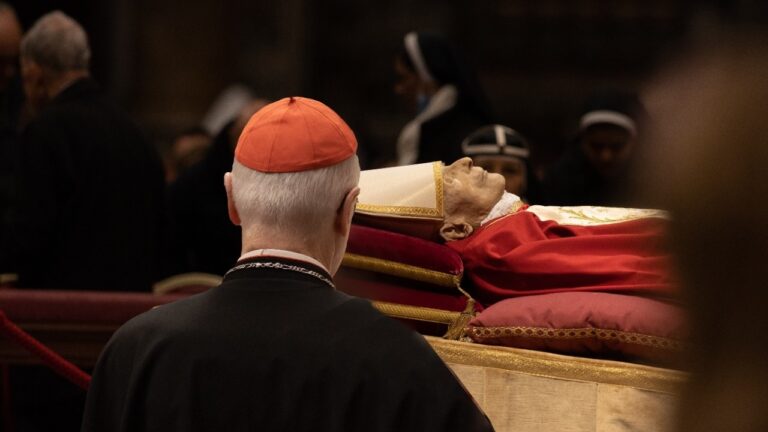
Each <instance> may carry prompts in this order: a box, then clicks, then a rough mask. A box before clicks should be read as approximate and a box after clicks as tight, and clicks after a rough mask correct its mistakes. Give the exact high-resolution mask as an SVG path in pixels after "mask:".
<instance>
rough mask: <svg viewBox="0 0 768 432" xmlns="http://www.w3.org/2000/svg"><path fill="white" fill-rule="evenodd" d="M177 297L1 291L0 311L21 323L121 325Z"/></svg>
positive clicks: (115, 293) (80, 292) (145, 294)
mask: <svg viewBox="0 0 768 432" xmlns="http://www.w3.org/2000/svg"><path fill="white" fill-rule="evenodd" d="M179 298H180V296H175V295H165V296H156V295H153V294H150V293H126V292H104V291H98V292H94V291H57V290H27V289H4V290H0V309H2V310H3V311H5V314H6V315H7V316H8V318H9V319H11V320H13V321H15V322H17V323H20V324H28V323H57V322H63V323H82V324H93V325H110V324H114V325H121V324H123V323H124V322H126V321H128V320H129V319H131V318H133V317H134V316H136V315H138V314H140V313H142V312H145V311H147V310H149V309H151V308H152V307H153V306H157V305H161V304H165V303H169V302H171V301H174V300H176V299H179Z"/></svg>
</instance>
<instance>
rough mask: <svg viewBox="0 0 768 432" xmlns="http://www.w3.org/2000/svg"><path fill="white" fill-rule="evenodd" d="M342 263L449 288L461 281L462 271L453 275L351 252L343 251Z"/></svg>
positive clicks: (456, 285)
mask: <svg viewBox="0 0 768 432" xmlns="http://www.w3.org/2000/svg"><path fill="white" fill-rule="evenodd" d="M341 263H342V265H344V266H347V267H351V268H356V269H361V270H371V271H375V272H378V273H384V274H388V275H391V276H398V277H402V278H406V279H413V280H417V281H420V282H428V283H431V284H434V285H440V286H444V287H450V288H458V287H459V284H460V283H461V277H462V274H463V273H459V274H457V275H453V274H451V273H443V272H439V271H436V270H428V269H425V268H422V267H417V266H412V265H409V264H402V263H399V262H396V261H390V260H385V259H381V258H373V257H369V256H364V255H358V254H353V253H349V252H347V253H345V254H344V259H343V260H342V262H341Z"/></svg>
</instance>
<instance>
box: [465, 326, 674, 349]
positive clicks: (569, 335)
mask: <svg viewBox="0 0 768 432" xmlns="http://www.w3.org/2000/svg"><path fill="white" fill-rule="evenodd" d="M467 332H468V333H469V334H470V335H472V337H473V339H475V340H477V339H480V341H482V340H486V339H498V338H504V337H527V338H539V339H587V338H595V339H599V340H607V341H619V342H623V343H628V344H635V345H644V346H649V347H653V348H660V349H668V350H681V349H682V348H683V344H682V343H681V342H680V341H677V340H674V339H669V338H665V337H660V336H652V335H647V334H642V333H632V332H626V331H621V330H606V329H600V328H592V327H584V328H562V329H558V328H550V327H521V326H510V327H470V328H468V329H467Z"/></svg>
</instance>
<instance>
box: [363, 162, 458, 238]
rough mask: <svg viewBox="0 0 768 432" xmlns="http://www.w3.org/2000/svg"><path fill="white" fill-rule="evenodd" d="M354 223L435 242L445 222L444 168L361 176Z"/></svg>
mask: <svg viewBox="0 0 768 432" xmlns="http://www.w3.org/2000/svg"><path fill="white" fill-rule="evenodd" d="M355 213H356V215H355V220H356V222H358V223H361V224H363V225H369V226H374V227H376V228H382V229H387V230H390V231H397V232H402V233H405V234H410V235H415V236H418V237H424V238H433V237H434V236H435V235H436V232H437V230H438V229H439V227H440V226H441V225H442V222H443V216H444V213H443V164H442V163H441V162H429V163H422V164H416V165H406V166H399V167H391V168H381V169H375V170H366V171H362V172H361V173H360V196H359V199H358V204H357V208H356V210H355Z"/></svg>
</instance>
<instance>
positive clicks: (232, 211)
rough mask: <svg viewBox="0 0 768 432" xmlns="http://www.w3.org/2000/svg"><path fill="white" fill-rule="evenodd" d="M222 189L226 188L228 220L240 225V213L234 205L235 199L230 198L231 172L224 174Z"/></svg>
mask: <svg viewBox="0 0 768 432" xmlns="http://www.w3.org/2000/svg"><path fill="white" fill-rule="evenodd" d="M224 189H226V190H227V210H228V211H229V220H231V221H232V223H233V224H235V225H238V226H240V215H239V214H238V213H237V207H235V200H234V199H233V198H232V173H226V174H224Z"/></svg>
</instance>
